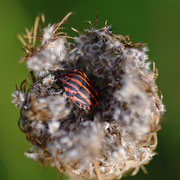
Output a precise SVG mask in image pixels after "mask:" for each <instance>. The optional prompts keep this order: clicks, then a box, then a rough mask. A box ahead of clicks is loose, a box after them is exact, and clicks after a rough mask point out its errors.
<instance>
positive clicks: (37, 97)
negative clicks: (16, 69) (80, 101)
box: [13, 13, 165, 179]
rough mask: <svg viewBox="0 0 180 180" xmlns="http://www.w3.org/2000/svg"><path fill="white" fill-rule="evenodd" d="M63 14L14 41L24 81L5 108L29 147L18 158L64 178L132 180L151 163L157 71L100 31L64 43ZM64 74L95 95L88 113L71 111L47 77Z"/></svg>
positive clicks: (158, 108)
mask: <svg viewBox="0 0 180 180" xmlns="http://www.w3.org/2000/svg"><path fill="white" fill-rule="evenodd" d="M70 14H71V13H69V14H67V15H66V17H65V18H64V19H63V20H62V21H60V22H59V23H57V24H54V25H48V26H47V27H43V28H42V29H41V28H40V26H39V28H38V22H39V18H36V20H35V25H34V28H32V29H33V30H32V31H28V30H27V29H26V33H27V35H26V36H24V37H27V39H28V43H26V41H25V40H24V39H23V38H22V37H21V36H20V35H19V39H20V40H21V42H22V43H23V45H24V49H25V50H26V52H27V55H26V56H25V58H24V61H26V62H27V67H28V69H29V72H30V75H29V76H28V78H27V79H26V80H24V81H23V82H22V84H21V86H20V88H17V90H16V91H15V92H14V93H13V102H14V103H15V104H16V105H17V106H18V107H20V120H19V126H20V128H21V129H22V130H23V131H24V132H25V133H26V136H27V139H28V141H30V142H31V144H32V145H33V148H32V149H31V150H30V151H28V152H26V153H25V155H26V156H27V157H29V158H32V159H34V160H39V161H41V162H42V163H43V164H47V163H49V164H51V165H52V166H53V167H55V168H56V169H57V170H58V171H59V172H60V173H65V174H67V175H68V176H70V177H81V178H82V177H83V178H98V179H118V178H121V177H122V176H123V175H124V174H125V173H126V174H127V173H128V172H129V173H131V174H132V175H135V174H136V172H138V170H139V168H142V169H145V168H144V165H145V164H148V163H149V161H150V160H151V159H152V157H153V156H154V155H155V152H154V149H155V148H156V146H157V131H158V130H159V128H160V118H161V116H162V114H163V113H164V111H165V109H164V105H163V104H162V98H159V96H158V87H157V85H156V84H155V80H156V78H157V69H156V68H155V65H154V63H153V70H151V68H150V65H151V62H149V61H148V56H147V54H146V53H147V50H148V49H147V47H145V46H144V45H143V44H142V43H135V44H133V43H132V42H131V41H130V38H129V36H125V37H124V36H122V35H115V34H113V33H112V30H111V27H110V26H107V24H105V26H104V27H103V28H100V29H98V28H96V27H92V28H91V29H85V30H84V32H83V33H81V32H78V35H77V37H69V36H68V35H67V34H66V33H64V32H62V31H61V29H62V28H61V26H62V24H63V23H65V21H66V20H67V18H68V17H69V16H70ZM42 22H43V24H44V16H42ZM72 29H74V28H72ZM76 31H77V30H76ZM39 38H40V43H39V45H36V44H37V41H36V39H39ZM69 38H72V39H73V40H74V42H73V43H72V42H70V41H69ZM35 45H36V46H35ZM21 61H22V60H21ZM72 69H82V70H83V72H85V74H86V75H87V76H88V78H89V79H90V80H91V81H92V82H93V84H94V88H95V89H96V91H97V92H98V104H97V105H96V106H94V107H93V108H92V109H90V110H84V109H81V108H79V107H78V106H77V105H76V104H75V103H74V101H72V99H71V98H69V97H68V96H67V94H66V93H64V90H65V89H64V87H63V85H62V83H61V82H60V81H58V79H57V77H56V75H55V74H56V72H57V71H58V72H59V71H62V73H64V72H65V73H67V72H71V71H72Z"/></svg>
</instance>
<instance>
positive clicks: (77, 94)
mask: <svg viewBox="0 0 180 180" xmlns="http://www.w3.org/2000/svg"><path fill="white" fill-rule="evenodd" d="M55 76H56V78H57V80H58V81H60V82H61V83H62V85H63V87H64V90H65V93H66V95H67V97H69V98H70V99H72V100H73V101H74V103H75V104H76V105H77V106H78V107H79V108H81V109H84V110H90V109H91V108H92V107H93V106H95V105H96V104H98V100H97V97H98V93H97V91H96V90H95V89H94V87H93V85H92V83H91V81H90V80H89V78H88V77H87V76H86V74H85V73H84V72H83V71H82V69H73V70H72V71H70V72H67V73H62V72H61V71H59V70H57V71H56V72H55Z"/></svg>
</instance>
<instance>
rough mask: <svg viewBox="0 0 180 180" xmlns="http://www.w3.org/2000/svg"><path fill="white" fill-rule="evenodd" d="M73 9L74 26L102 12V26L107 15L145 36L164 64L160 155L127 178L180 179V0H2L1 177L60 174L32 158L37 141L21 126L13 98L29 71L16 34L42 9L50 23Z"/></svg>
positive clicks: (134, 35) (118, 27)
mask: <svg viewBox="0 0 180 180" xmlns="http://www.w3.org/2000/svg"><path fill="white" fill-rule="evenodd" d="M69 11H73V12H74V15H72V16H71V17H70V20H69V27H71V26H72V27H74V28H76V29H78V30H80V31H82V29H83V28H84V27H89V25H88V23H87V22H86V21H87V20H92V21H93V20H94V19H95V16H96V13H97V12H98V13H99V27H101V26H103V24H104V21H105V20H106V19H107V20H108V22H109V24H112V25H113V31H114V32H115V33H118V34H123V35H126V34H130V35H131V39H132V40H133V42H136V41H143V42H147V43H148V47H149V48H150V52H149V56H150V59H151V60H152V61H155V63H156V66H157V68H158V70H159V77H158V79H157V84H158V85H159V87H160V89H161V90H162V92H163V95H164V99H163V102H164V104H165V105H166V109H167V112H166V114H165V116H164V118H163V119H162V130H161V131H160V132H159V144H158V148H157V149H156V151H157V152H158V155H157V156H155V157H154V159H153V160H152V161H151V162H150V164H149V165H147V166H146V168H147V170H148V174H147V175H146V174H144V173H143V172H142V171H140V172H139V173H138V174H137V175H136V176H135V177H126V178H124V179H127V180H131V179H134V180H136V179H138V180H141V179H146V180H151V179H154V180H156V179H157V180H159V179H164V180H166V179H167V180H169V179H171V178H172V179H180V113H179V112H180V110H179V107H180V105H179V104H180V96H179V93H180V73H179V72H180V58H179V57H180V0H149V1H148V0H129V1H128V0H126V1H125V0H111V1H108V0H104V1H98V0H91V1H90V0H89V1H87V0H50V1H43V0H42V1H41V0H39V1H38V0H9V1H8V0H0V68H1V70H0V82H1V88H0V95H1V97H0V112H1V118H0V123H1V124H0V180H16V179H18V180H24V179H26V180H32V179H34V180H41V179H43V180H46V179H47V180H49V179H52V180H58V179H63V177H60V176H59V175H58V173H57V172H56V170H55V169H53V168H51V167H42V166H41V164H40V163H37V162H34V161H33V160H31V159H27V158H26V157H25V156H24V152H25V151H26V150H28V149H29V148H30V147H31V145H30V143H28V142H27V141H26V139H25V135H24V134H23V133H22V132H21V131H20V130H19V129H18V126H17V121H18V117H19V109H18V108H16V107H14V105H13V104H12V103H11V93H12V92H13V91H14V90H15V83H18V84H20V82H21V81H22V80H24V78H25V77H26V76H27V69H26V65H25V64H22V65H20V64H18V59H19V58H20V57H21V55H22V54H23V51H22V50H21V49H20V48H21V44H20V43H19V41H18V40H17V38H16V35H17V33H23V32H24V27H25V26H26V27H28V28H30V27H31V26H32V25H33V23H34V19H35V17H36V15H40V14H41V13H45V15H46V23H47V24H48V23H55V22H57V21H59V20H61V19H62V18H63V17H64V16H65V15H66V14H67V13H68V12H69Z"/></svg>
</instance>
